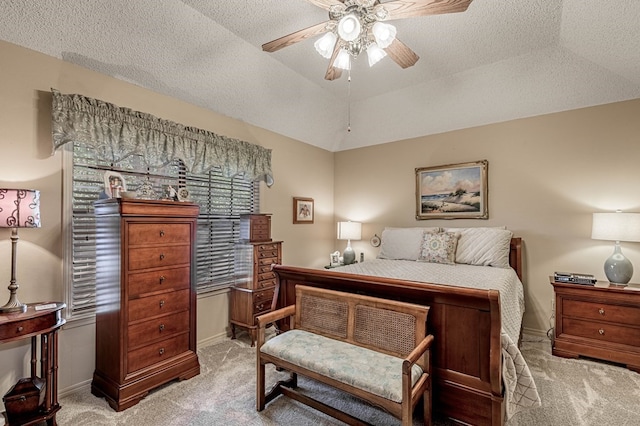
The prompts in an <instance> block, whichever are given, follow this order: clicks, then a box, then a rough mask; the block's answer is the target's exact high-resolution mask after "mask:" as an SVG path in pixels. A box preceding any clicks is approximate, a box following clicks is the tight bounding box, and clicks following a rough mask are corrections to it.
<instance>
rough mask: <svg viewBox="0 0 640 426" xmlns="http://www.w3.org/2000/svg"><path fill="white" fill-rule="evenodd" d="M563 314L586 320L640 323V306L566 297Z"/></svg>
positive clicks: (563, 303)
mask: <svg viewBox="0 0 640 426" xmlns="http://www.w3.org/2000/svg"><path fill="white" fill-rule="evenodd" d="M562 314H563V316H565V317H574V318H583V319H586V320H596V321H607V322H615V323H620V324H629V325H640V307H639V308H634V307H632V306H618V305H609V304H606V303H597V302H584V301H581V300H572V299H564V300H563V302H562Z"/></svg>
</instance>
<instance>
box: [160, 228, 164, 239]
mask: <svg viewBox="0 0 640 426" xmlns="http://www.w3.org/2000/svg"><path fill="white" fill-rule="evenodd" d="M160 236H161V237H164V231H163V230H162V229H161V230H160Z"/></svg>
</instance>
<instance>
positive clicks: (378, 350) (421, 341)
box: [256, 285, 433, 426]
mask: <svg viewBox="0 0 640 426" xmlns="http://www.w3.org/2000/svg"><path fill="white" fill-rule="evenodd" d="M428 312H429V308H428V307H426V306H419V305H414V304H410V303H404V302H398V301H393V300H386V299H380V298H375V297H369V296H363V295H357V294H353V293H345V292H340V291H334V290H326V289H321V288H314V287H308V286H302V285H298V286H296V303H295V305H291V306H287V307H285V308H282V309H279V310H277V311H273V312H271V313H268V314H265V315H262V316H259V317H258V319H257V321H258V343H257V350H256V354H257V382H256V392H257V398H256V408H257V410H258V411H262V410H263V409H264V408H265V404H267V403H269V402H270V401H272V400H273V399H274V398H276V397H277V396H278V395H286V396H288V397H290V398H293V399H295V400H298V401H300V402H302V403H304V404H307V405H309V406H311V407H313V408H315V409H317V410H320V411H322V412H324V413H326V414H328V415H330V416H332V417H335V418H336V419H338V420H340V421H343V422H345V423H348V424H351V425H363V424H366V423H365V422H363V421H361V420H359V419H357V418H355V417H353V416H351V415H349V414H347V413H344V412H342V411H340V410H338V409H336V408H333V407H330V406H328V405H326V404H324V403H322V402H320V401H318V400H316V399H313V398H311V397H309V396H307V395H304V394H302V393H300V392H298V391H297V390H296V387H297V374H301V375H304V376H305V377H309V378H311V379H314V380H317V381H319V382H322V383H325V384H327V385H330V386H333V387H335V388H337V389H340V390H342V391H345V392H348V393H350V394H352V395H354V396H356V397H358V398H361V399H363V400H365V401H367V402H369V403H371V404H373V405H376V406H379V407H382V408H383V409H385V410H386V411H388V412H389V413H391V414H392V415H394V416H395V417H397V418H399V419H401V420H402V425H403V426H406V425H411V424H413V420H412V417H413V411H414V409H415V406H416V404H417V403H418V402H419V401H420V399H421V398H422V399H423V406H424V410H423V411H424V424H425V425H430V424H431V359H430V347H431V344H432V342H433V336H431V335H429V336H427V335H426V321H427V314H428ZM287 317H292V318H291V320H292V321H291V323H292V324H293V327H292V329H290V330H288V331H286V332H283V333H281V334H279V335H277V336H275V337H273V338H271V339H269V340H268V341H266V342H265V327H266V326H267V325H268V324H271V323H273V322H275V321H277V320H280V319H283V318H287ZM269 363H271V364H274V365H275V366H276V367H279V368H282V369H284V370H287V371H289V372H291V376H290V379H289V380H286V381H280V382H278V383H276V384H275V385H274V387H273V388H272V389H271V391H270V392H269V393H268V394H267V393H266V392H265V365H266V364H269Z"/></svg>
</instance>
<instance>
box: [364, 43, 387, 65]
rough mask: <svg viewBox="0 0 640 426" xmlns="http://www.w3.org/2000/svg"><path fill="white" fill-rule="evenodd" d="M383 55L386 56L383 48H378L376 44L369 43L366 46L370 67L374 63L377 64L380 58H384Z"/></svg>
mask: <svg viewBox="0 0 640 426" xmlns="http://www.w3.org/2000/svg"><path fill="white" fill-rule="evenodd" d="M385 56H387V52H385V51H384V50H382V49H380V47H379V46H378V45H377V44H375V43H371V44H370V45H369V46H368V47H367V58H368V59H369V66H370V67H372V66H374V65H375V64H377V63H378V62H380V60H381V59H382V58H384V57H385Z"/></svg>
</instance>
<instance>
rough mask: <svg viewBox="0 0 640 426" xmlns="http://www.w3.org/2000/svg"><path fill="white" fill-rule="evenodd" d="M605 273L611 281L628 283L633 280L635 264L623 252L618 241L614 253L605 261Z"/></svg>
mask: <svg viewBox="0 0 640 426" xmlns="http://www.w3.org/2000/svg"><path fill="white" fill-rule="evenodd" d="M604 273H605V275H606V276H607V279H608V280H609V282H611V283H614V284H627V283H628V282H629V281H631V277H632V276H633V265H632V264H631V261H630V260H629V259H627V258H626V257H625V256H624V254H622V249H621V248H620V243H619V242H616V245H615V247H614V249H613V254H612V255H611V256H610V257H609V258H608V259H607V260H606V262H604Z"/></svg>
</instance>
